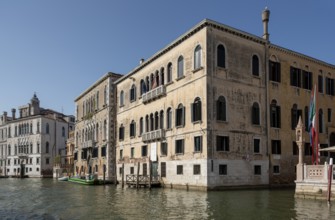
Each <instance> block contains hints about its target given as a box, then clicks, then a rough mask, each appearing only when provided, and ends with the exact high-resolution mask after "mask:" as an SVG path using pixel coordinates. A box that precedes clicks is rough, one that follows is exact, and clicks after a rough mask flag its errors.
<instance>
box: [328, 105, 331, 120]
mask: <svg viewBox="0 0 335 220" xmlns="http://www.w3.org/2000/svg"><path fill="white" fill-rule="evenodd" d="M328 122H332V109H331V108H329V109H328Z"/></svg>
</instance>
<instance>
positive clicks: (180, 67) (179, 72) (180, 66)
mask: <svg viewBox="0 0 335 220" xmlns="http://www.w3.org/2000/svg"><path fill="white" fill-rule="evenodd" d="M182 76H184V57H183V56H180V57H179V58H178V70H177V78H180V77H182Z"/></svg>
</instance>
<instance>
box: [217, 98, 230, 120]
mask: <svg viewBox="0 0 335 220" xmlns="http://www.w3.org/2000/svg"><path fill="white" fill-rule="evenodd" d="M216 119H217V120H218V121H226V120H227V111H226V99H225V97H223V96H220V97H219V99H218V100H217V101H216Z"/></svg>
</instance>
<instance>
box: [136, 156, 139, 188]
mask: <svg viewBox="0 0 335 220" xmlns="http://www.w3.org/2000/svg"><path fill="white" fill-rule="evenodd" d="M139 175H140V162H137V174H136V189H138V181H139V178H138V177H139Z"/></svg>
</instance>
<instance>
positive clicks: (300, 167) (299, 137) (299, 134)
mask: <svg viewBox="0 0 335 220" xmlns="http://www.w3.org/2000/svg"><path fill="white" fill-rule="evenodd" d="M303 131H304V125H303V124H302V122H301V116H300V117H299V122H298V125H297V127H296V128H295V134H296V143H297V145H298V148H299V162H298V164H297V179H296V180H297V181H302V180H304V143H305V141H304V138H303Z"/></svg>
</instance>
